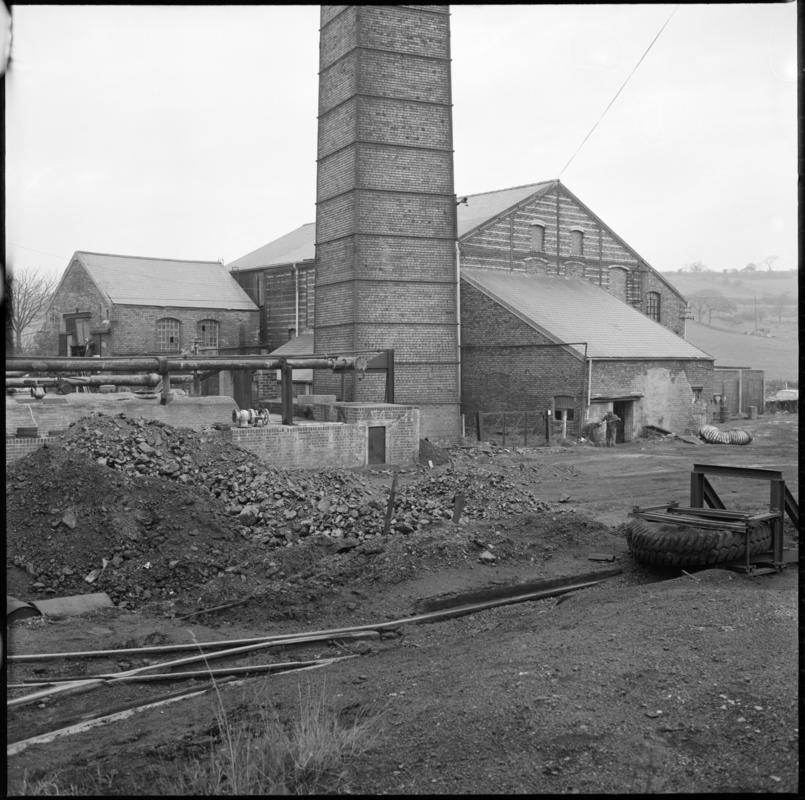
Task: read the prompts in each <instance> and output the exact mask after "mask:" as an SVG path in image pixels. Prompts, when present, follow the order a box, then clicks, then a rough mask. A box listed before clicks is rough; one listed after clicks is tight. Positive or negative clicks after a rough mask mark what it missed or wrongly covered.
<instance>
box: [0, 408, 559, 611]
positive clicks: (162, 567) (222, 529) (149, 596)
mask: <svg viewBox="0 0 805 800" xmlns="http://www.w3.org/2000/svg"><path fill="white" fill-rule="evenodd" d="M434 454H435V451H434V450H433V449H428V450H427V455H429V456H431V458H427V459H426V460H425V463H424V464H419V465H411V466H410V467H408V468H406V469H401V470H399V475H398V486H397V490H396V494H395V503H394V510H393V514H392V517H391V519H390V530H389V533H390V535H389V536H384V535H383V533H384V528H385V522H386V513H387V506H388V501H389V493H390V488H391V485H392V480H393V478H394V471H393V470H391V469H388V468H385V469H379V470H376V469H375V470H320V471H313V470H279V469H274V468H271V467H268V466H266V465H265V464H263V463H262V462H261V461H260V460H259V459H258V458H257V456H256V455H254V454H253V453H251V452H249V451H247V450H243V449H241V448H238V447H236V446H234V445H232V444H231V443H228V442H225V441H223V440H222V438H221V437H220V435H219V433H218V432H217V431H214V430H208V431H203V432H197V431H193V430H190V429H178V428H173V427H171V426H170V425H167V424H165V423H162V422H160V421H155V420H145V419H142V418H129V417H126V416H125V415H124V414H119V415H116V416H109V415H104V414H99V413H94V414H92V415H90V416H89V417H85V418H83V419H81V420H79V421H78V422H76V423H74V424H73V425H71V426H70V428H68V429H67V430H66V431H65V432H64V433H63V434H62V435H61V436H59V437H57V438H56V440H55V442H54V443H52V444H51V445H49V446H48V447H46V448H43V449H41V450H39V451H36V452H35V453H32V454H31V455H30V456H28V457H26V458H24V459H21V460H19V461H17V462H15V463H14V464H12V465H11V466H10V467H9V469H8V471H7V492H6V494H7V504H6V509H7V564H9V565H12V566H13V568H14V569H13V570H12V572H13V573H14V574H15V575H16V577H17V580H18V584H19V585H20V586H22V587H23V589H28V590H32V591H33V592H34V593H36V594H43V593H44V594H58V595H61V596H63V595H69V594H78V593H82V592H94V591H105V592H107V593H108V594H109V595H110V597H112V599H113V600H114V601H115V602H116V603H117V604H119V605H121V604H122V605H129V606H137V605H141V604H142V603H145V602H148V601H149V600H166V599H167V600H170V599H174V598H176V599H178V598H184V597H190V596H192V597H194V598H195V599H199V598H200V595H202V594H206V595H209V596H213V595H215V594H216V593H217V594H218V595H225V594H227V593H228V592H229V590H228V589H226V590H225V588H222V587H223V585H224V584H226V586H231V585H234V587H235V589H238V590H239V591H241V592H242V591H244V590H246V589H248V588H250V586H251V585H252V583H255V582H256V583H260V582H265V581H266V580H267V579H271V578H272V576H278V577H279V578H281V579H285V578H291V577H292V575H294V574H298V575H304V573H305V572H306V571H309V570H310V569H312V568H313V566H312V565H313V564H314V563H315V562H316V560H317V559H320V558H321V557H323V556H325V555H326V556H328V557H330V556H332V557H333V558H336V560H338V559H341V558H342V555H339V554H351V553H353V552H354V553H355V554H356V555H359V556H360V557H361V558H362V559H363V562H364V563H365V562H366V559H367V558H368V559H370V560H377V564H378V568H379V569H387V570H389V571H391V570H398V571H399V569H400V565H399V564H396V561H397V560H406V559H409V558H411V557H412V553H409V552H408V550H410V549H411V548H414V549H415V548H416V547H418V545H417V542H418V540H419V539H420V538H421V536H420V535H419V534H424V533H427V531H428V530H429V529H431V528H434V526H438V525H439V524H440V523H442V524H443V523H445V522H446V521H449V520H451V519H453V516H454V513H455V512H457V511H460V514H461V520H462V521H463V520H467V519H469V520H497V519H503V518H506V517H508V516H509V515H512V514H527V513H533V512H537V513H540V512H543V511H546V510H548V509H549V506H548V504H547V503H546V502H544V501H543V500H541V499H539V497H537V495H536V493H535V488H536V487H537V486H538V483H539V472H540V467H539V466H538V465H532V466H528V467H526V465H524V464H521V465H519V466H520V468H519V469H518V468H515V469H509V470H506V469H502V468H500V467H497V466H492V465H488V464H486V463H483V462H482V461H481V460H479V459H478V458H477V457H476V454H475V451H474V449H470V450H469V451H468V450H467V449H466V448H465V449H462V450H455V451H454V450H450V451H441V452H440V455H442V457H441V458H440V459H439V461H440V462H442V463H440V464H439V465H438V466H436V467H435V468H434V467H431V466H430V464H428V462H431V463H432V461H433V459H432V456H433V455H434ZM444 454H446V455H447V456H448V457H444ZM452 527H453V526H451V528H452ZM456 532H458V531H456ZM400 534H403V536H400ZM437 538H438V539H439V540H440V541H441V539H442V538H443V537H442V536H438V537H437ZM460 538H462V540H463V538H464V537H460ZM396 540H403V541H409V540H410V546H408V545H405V546H403V548H402V549H400V547H399V546H398V545H397V544H393V543H394V542H395V541H396ZM423 541H424V540H423ZM454 544H455V548H453V549H456V553H455V554H453V555H455V556H456V557H461V558H462V559H463V558H465V557H466V553H465V552H464V550H465V545H464V544H463V543H461V542H459V541H458V540H456V542H454ZM433 547H437V550H436V551H435V552H437V553H439V554H443V555H444V556H445V557H447V555H448V554H449V553H448V550H444V546H443V543H442V544H439V543H436V544H433ZM398 550H399V553H398V552H397V551H398ZM450 552H452V551H450ZM379 554H383V555H382V556H380V555H379ZM386 556H389V557H390V560H389V563H388V565H386ZM398 556H399V559H398ZM451 557H452V556H451ZM392 562H393V563H392ZM384 565H386V566H384ZM332 566H333V567H335V566H337V565H335V564H334V565H332ZM316 569H318V570H319V572H322V569H324V572H322V574H323V575H324V574H325V573H327V571H328V569H330V568H326V569H325V568H323V567H317V568H316ZM350 569H351V567H350ZM330 574H332V573H330ZM344 574H345V575H347V573H344ZM378 579H379V578H378ZM213 586H215V590H214V591H212V587H213ZM205 587H206V589H205ZM230 593H231V592H230Z"/></svg>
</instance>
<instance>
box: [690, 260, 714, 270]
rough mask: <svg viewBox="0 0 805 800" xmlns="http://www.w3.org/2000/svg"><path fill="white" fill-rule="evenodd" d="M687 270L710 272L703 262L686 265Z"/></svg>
mask: <svg viewBox="0 0 805 800" xmlns="http://www.w3.org/2000/svg"><path fill="white" fill-rule="evenodd" d="M687 268H688V269H689V270H690V271H691V272H710V270H709V269H708V267H707V266H706V265H705V264H704V262H703V261H694V262H693V263H692V264H688V266H687Z"/></svg>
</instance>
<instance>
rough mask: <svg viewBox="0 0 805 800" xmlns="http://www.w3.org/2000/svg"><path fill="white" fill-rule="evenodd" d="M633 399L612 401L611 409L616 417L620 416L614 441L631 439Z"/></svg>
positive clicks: (620, 441)
mask: <svg viewBox="0 0 805 800" xmlns="http://www.w3.org/2000/svg"><path fill="white" fill-rule="evenodd" d="M633 410H634V400H615V402H613V403H612V411H613V412H614V414H615V416H616V417H620V420H621V421H620V422H619V423H618V428H617V432H616V435H615V443H616V444H620V443H622V442H630V441H632V427H633V425H634V421H633V420H634V416H633Z"/></svg>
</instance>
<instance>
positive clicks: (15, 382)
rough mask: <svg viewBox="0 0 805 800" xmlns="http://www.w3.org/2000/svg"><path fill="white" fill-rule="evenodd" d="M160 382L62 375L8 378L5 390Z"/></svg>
mask: <svg viewBox="0 0 805 800" xmlns="http://www.w3.org/2000/svg"><path fill="white" fill-rule="evenodd" d="M161 380H162V378H160V376H159V375H157V374H156V373H154V372H150V373H148V374H146V375H63V376H59V377H53V376H45V377H42V378H9V377H6V388H9V389H21V388H24V387H27V386H61V385H62V384H63V383H69V384H73V385H81V386H159V382H160V381H161ZM192 380H193V376H192V375H175V376H174V377H173V381H174V382H176V383H187V382H189V381H192Z"/></svg>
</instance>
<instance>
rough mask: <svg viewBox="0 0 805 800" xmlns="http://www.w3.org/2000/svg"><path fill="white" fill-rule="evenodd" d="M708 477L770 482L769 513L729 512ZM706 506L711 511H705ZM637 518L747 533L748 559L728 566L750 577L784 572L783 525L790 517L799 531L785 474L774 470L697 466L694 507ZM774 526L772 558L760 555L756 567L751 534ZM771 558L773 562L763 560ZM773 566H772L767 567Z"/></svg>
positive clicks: (650, 509) (651, 509)
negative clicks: (750, 542) (750, 551)
mask: <svg viewBox="0 0 805 800" xmlns="http://www.w3.org/2000/svg"><path fill="white" fill-rule="evenodd" d="M707 475H721V476H726V477H733V478H749V479H754V480H763V481H768V482H769V485H770V492H769V511H767V512H761V513H757V514H750V513H747V512H745V511H728V510H727V509H726V508H725V506H724V503H723V502H722V500H721V498H720V497H719V496H718V493H717V492H716V490H715V489H714V488H713V485H712V484H711V483H710V481H708V480H707ZM705 503H706V504H707V505H708V506H710V508H705V507H704V506H705ZM632 514H633V516H636V517H640V518H641V519H644V520H646V521H647V522H665V523H670V524H672V525H692V526H696V527H699V528H712V529H718V530H731V531H737V532H739V533H743V534H744V535H745V540H746V558H745V562H744V563H743V564H737V563H733V564H730V565H728V566H729V567H730V568H732V569H740V570H741V571H744V572H746V573H753V574H760V573H763V572H774V571H777V572H779V571H781V570H782V569H784V568H785V565H786V560H785V556H784V553H783V523H784V521H785V516H786V514H787V515H788V517H789V518H790V519H791V521H792V522H793V523H794V525H796V526H797V527H799V506H798V504H797V501H796V499H795V498H794V496H793V495H792V494H791V492H790V491H789V489H788V487H787V486H786V485H785V480H784V479H783V473H782V472H781V471H780V470H774V469H759V468H756V467H732V466H724V465H718V464H694V465H693V469H692V471H691V474H690V505H689V506H680V505H679V503H677V502H673V503H669V504H666V505H662V506H647V507H646V508H642V509H641V508H635V509H634V510H633V511H632ZM762 525H770V526H771V531H772V550H771V553H769V554H765V553H764V554H756V555H755V556H754V559H755V563H753V561H752V557H750V553H749V534H750V532H751V531H753V530H754V529H756V528H758V527H760V526H762ZM766 555H770V556H771V558H770V559H768V558H763V556H766ZM766 565H770V566H766Z"/></svg>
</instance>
